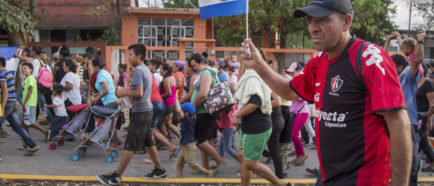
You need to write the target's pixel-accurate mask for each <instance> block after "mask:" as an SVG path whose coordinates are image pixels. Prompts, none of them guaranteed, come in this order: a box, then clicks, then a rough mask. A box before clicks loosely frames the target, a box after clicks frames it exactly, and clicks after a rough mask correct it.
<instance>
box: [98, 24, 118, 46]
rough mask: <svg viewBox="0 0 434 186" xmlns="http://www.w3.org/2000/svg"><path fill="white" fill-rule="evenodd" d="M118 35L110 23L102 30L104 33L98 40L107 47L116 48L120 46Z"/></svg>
mask: <svg viewBox="0 0 434 186" xmlns="http://www.w3.org/2000/svg"><path fill="white" fill-rule="evenodd" d="M119 35H120V33H119V31H118V29H116V26H115V25H114V24H113V23H111V24H110V26H108V27H107V28H105V29H104V32H103V34H102V36H101V39H98V40H97V41H98V42H99V41H100V42H106V43H107V45H110V46H117V45H120V37H119Z"/></svg>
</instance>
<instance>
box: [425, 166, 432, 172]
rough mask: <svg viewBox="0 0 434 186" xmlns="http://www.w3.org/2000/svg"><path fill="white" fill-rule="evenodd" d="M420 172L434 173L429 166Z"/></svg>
mask: <svg viewBox="0 0 434 186" xmlns="http://www.w3.org/2000/svg"><path fill="white" fill-rule="evenodd" d="M422 172H434V168H433V167H431V166H428V167H425V168H423V169H422Z"/></svg>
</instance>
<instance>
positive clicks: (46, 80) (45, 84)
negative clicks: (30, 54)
mask: <svg viewBox="0 0 434 186" xmlns="http://www.w3.org/2000/svg"><path fill="white" fill-rule="evenodd" d="M38 61H39V63H40V64H41V67H40V68H39V71H38V76H37V77H36V83H37V84H38V91H39V92H41V93H42V94H45V93H46V92H48V91H49V90H50V89H51V86H52V85H53V73H51V71H50V70H49V69H48V67H47V65H44V64H43V63H42V62H41V61H40V60H38Z"/></svg>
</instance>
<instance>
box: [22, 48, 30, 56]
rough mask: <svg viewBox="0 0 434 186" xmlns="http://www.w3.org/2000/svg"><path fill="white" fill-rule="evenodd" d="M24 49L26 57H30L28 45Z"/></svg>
mask: <svg viewBox="0 0 434 186" xmlns="http://www.w3.org/2000/svg"><path fill="white" fill-rule="evenodd" d="M23 50H24V52H26V57H30V49H29V48H27V47H26V48H24V49H23Z"/></svg>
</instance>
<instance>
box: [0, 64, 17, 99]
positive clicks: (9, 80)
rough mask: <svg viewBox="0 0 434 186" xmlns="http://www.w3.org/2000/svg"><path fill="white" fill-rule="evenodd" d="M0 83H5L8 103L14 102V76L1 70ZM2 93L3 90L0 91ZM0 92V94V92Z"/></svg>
mask: <svg viewBox="0 0 434 186" xmlns="http://www.w3.org/2000/svg"><path fill="white" fill-rule="evenodd" d="M0 82H6V85H7V87H8V93H9V94H8V101H15V100H16V98H17V97H16V95H15V78H14V75H12V74H11V73H10V72H9V71H7V70H3V71H1V72H0ZM1 91H3V90H1ZM1 91H0V92H1Z"/></svg>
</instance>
